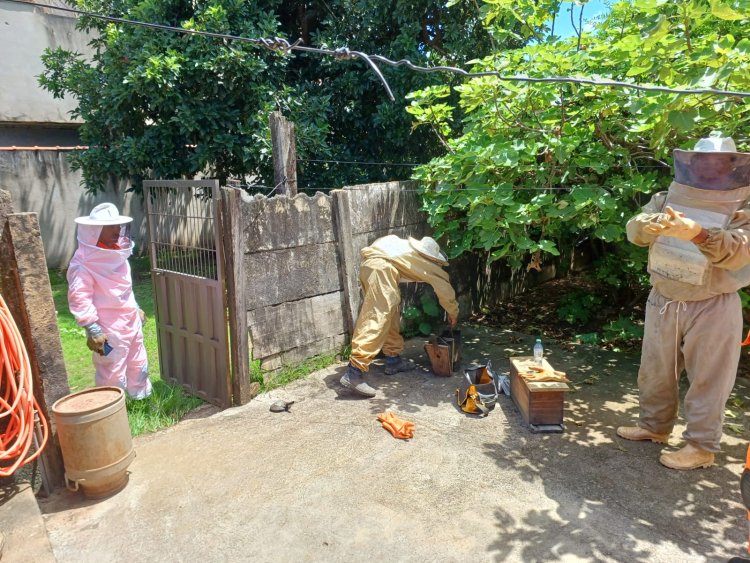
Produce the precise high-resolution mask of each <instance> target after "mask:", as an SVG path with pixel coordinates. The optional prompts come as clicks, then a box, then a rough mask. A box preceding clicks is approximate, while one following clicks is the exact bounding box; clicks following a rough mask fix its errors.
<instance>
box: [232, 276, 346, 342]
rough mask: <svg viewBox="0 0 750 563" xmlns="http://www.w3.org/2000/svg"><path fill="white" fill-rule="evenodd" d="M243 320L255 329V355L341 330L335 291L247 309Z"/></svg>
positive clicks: (338, 300)
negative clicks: (252, 309)
mask: <svg viewBox="0 0 750 563" xmlns="http://www.w3.org/2000/svg"><path fill="white" fill-rule="evenodd" d="M247 322H248V326H249V327H254V328H255V329H254V330H253V336H254V340H253V353H254V354H255V356H256V357H267V356H271V355H274V354H276V353H278V352H279V351H280V350H281V351H285V352H286V351H289V350H293V349H295V348H299V347H300V346H304V345H306V344H309V343H310V342H311V341H312V342H314V341H319V340H325V339H326V338H329V337H331V336H337V335H343V334H344V332H345V330H344V320H343V314H342V311H341V295H340V292H338V291H336V292H334V293H328V294H325V295H316V296H315V297H311V298H308V299H302V300H299V301H292V302H290V303H282V304H280V305H274V306H271V307H263V308H262V309H256V310H254V311H249V312H248V314H247ZM321 351H323V350H321Z"/></svg>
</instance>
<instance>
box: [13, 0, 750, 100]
mask: <svg viewBox="0 0 750 563" xmlns="http://www.w3.org/2000/svg"><path fill="white" fill-rule="evenodd" d="M4 1H6V2H14V3H16V4H27V5H29V6H34V7H40V8H47V9H50V10H61V11H63V12H70V13H74V14H78V15H82V16H87V17H91V18H95V19H99V20H103V21H109V22H115V23H124V24H128V25H137V26H141V27H147V28H151V29H159V30H163V31H171V32H175V33H182V34H185V35H198V36H203V37H213V38H216V39H229V40H232V41H240V42H245V43H252V44H253V45H257V46H261V47H265V48H267V49H270V50H272V51H281V52H283V53H285V54H289V53H290V52H291V51H302V52H306V53H317V54H322V55H328V56H332V57H334V58H336V59H341V60H343V59H361V60H363V61H364V62H365V63H367V65H368V66H369V67H370V69H371V70H372V71H373V72H374V73H375V74H376V75H377V77H378V79H379V80H380V82H381V83H382V84H383V87H384V88H385V91H386V93H387V94H388V98H389V99H390V100H391V101H395V100H396V98H395V97H394V95H393V92H392V91H391V88H390V86H389V85H388V81H387V80H386V79H385V77H384V76H383V73H382V72H380V68H379V67H378V65H377V64H375V63H376V62H379V63H382V64H387V65H390V66H396V67H398V66H406V67H407V68H409V69H411V70H413V71H415V72H424V73H434V72H450V73H453V74H459V75H461V76H465V77H468V78H474V77H481V76H495V77H497V78H498V79H499V80H501V81H504V82H529V83H567V84H586V85H590V86H604V87H611V88H627V89H632V90H638V91H641V92H663V93H669V94H679V95H710V96H729V97H740V98H747V97H750V92H745V91H734V90H717V89H714V88H698V89H689V88H667V87H666V86H646V85H641V84H633V83H631V82H622V81H619V80H600V79H594V78H581V77H572V76H549V77H531V76H506V75H503V74H501V73H499V72H497V71H484V72H469V71H466V70H463V69H461V68H458V67H453V66H435V67H425V66H420V65H415V64H414V63H412V62H411V61H409V60H408V59H400V60H398V61H393V60H391V59H389V58H387V57H383V56H381V55H368V54H366V53H363V52H361V51H352V50H350V49H348V48H347V47H340V48H338V49H320V48H317V47H307V46H304V45H302V44H301V43H302V40H301V39H298V40H297V41H295V42H294V43H289V41H287V40H286V39H283V38H280V37H274V38H271V39H268V38H252V37H242V36H239V35H230V34H227V33H214V32H211V31H198V30H195V29H185V28H183V27H175V26H171V25H163V24H157V23H149V22H143V21H139V20H132V19H125V18H117V17H113V16H106V15H103V14H98V13H95V12H88V11H85V10H79V9H77V8H67V7H63V6H53V5H51V4H42V3H37V2H29V1H27V0H4Z"/></svg>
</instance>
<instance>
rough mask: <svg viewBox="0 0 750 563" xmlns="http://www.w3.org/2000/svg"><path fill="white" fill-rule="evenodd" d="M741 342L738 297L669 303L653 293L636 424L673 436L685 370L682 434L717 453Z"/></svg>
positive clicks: (729, 296)
mask: <svg viewBox="0 0 750 563" xmlns="http://www.w3.org/2000/svg"><path fill="white" fill-rule="evenodd" d="M741 341H742V307H741V304H740V297H739V295H738V294H737V293H724V294H722V295H717V296H716V297H711V298H710V299H705V300H703V301H670V300H669V299H667V298H666V297H664V296H663V295H661V294H660V293H659V292H658V291H656V290H655V289H652V290H651V294H650V295H649V298H648V303H647V305H646V325H645V331H644V335H643V348H642V352H641V367H640V370H639V371H638V389H639V392H640V423H639V424H640V426H641V427H643V428H646V429H647V430H650V431H651V432H655V433H657V434H669V433H670V432H672V429H673V427H674V423H675V419H676V418H677V410H678V404H679V389H678V383H679V377H680V375H681V374H682V372H683V370H685V371H686V372H687V377H688V381H689V383H690V387H689V389H688V391H687V394H686V395H685V404H684V408H685V421H686V423H687V428H686V429H685V432H684V433H683V434H682V436H683V438H685V440H686V441H687V442H689V443H692V444H693V445H695V446H698V447H699V448H702V449H704V450H707V451H709V452H718V451H719V442H720V440H721V433H722V425H723V422H724V408H725V405H726V402H727V399H728V398H729V395H730V393H731V392H732V387H733V386H734V381H735V378H736V376H737V364H738V363H739V359H740V342H741Z"/></svg>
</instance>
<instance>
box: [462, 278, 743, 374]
mask: <svg viewBox="0 0 750 563" xmlns="http://www.w3.org/2000/svg"><path fill="white" fill-rule="evenodd" d="M586 294H588V295H590V296H591V300H589V301H587V300H586V299H585V298H579V299H577V300H576V299H572V296H576V295H578V296H582V295H586ZM647 296H648V289H643V290H635V291H632V290H631V291H628V292H625V293H622V294H619V295H618V294H615V293H614V292H613V290H612V289H611V288H610V287H607V286H604V285H603V284H597V283H596V282H594V281H591V280H589V279H586V278H584V277H569V278H565V279H559V280H552V281H549V282H547V283H544V284H542V285H540V286H537V287H535V288H532V289H531V290H529V291H527V292H526V293H524V294H522V295H517V296H515V297H513V298H511V299H508V300H506V301H503V302H502V303H500V304H499V305H498V306H497V307H495V308H493V309H492V310H491V311H488V312H487V313H485V314H482V315H477V316H476V317H475V318H474V319H472V320H473V321H474V322H477V323H480V324H484V325H487V326H492V327H498V328H506V329H511V330H514V331H517V332H522V333H525V334H529V335H538V336H540V337H541V338H542V339H543V340H544V339H552V340H555V341H557V342H559V343H570V344H574V343H582V342H583V343H587V344H593V345H595V346H598V347H600V348H604V349H608V350H613V351H623V350H629V351H637V350H640V347H641V338H640V337H639V336H638V335H637V334H634V332H635V331H636V330H637V327H640V329H641V330H642V328H643V319H644V317H645V311H644V307H645V304H646V298H647ZM575 301H577V302H579V303H583V304H584V307H589V306H590V307H591V309H590V311H589V313H590V314H588V315H586V314H584V312H583V311H578V313H577V312H576V306H575V305H574V304H572V303H574V302H575ZM748 313H749V311H747V310H746V311H745V317H746V318H745V323H746V327H745V330H747V329H748V326H747V325H749V324H750V319H748V316H749V315H748ZM576 316H578V317H586V318H585V320H583V321H580V320H578V321H577V320H576V318H575V317H576ZM566 317H567V318H568V320H566ZM623 319H628V320H630V321H632V323H633V326H630V325H628V324H627V323H624V324H626V326H625V330H623V331H622V333H620V334H618V332H617V330H613V328H612V327H613V323H615V328H616V327H617V326H618V325H617V323H620V324H623ZM569 320H573V321H574V322H569ZM576 321H577V322H576ZM738 377H742V378H745V379H750V346H748V347H745V348H743V349H742V355H741V357H740V365H739V369H738Z"/></svg>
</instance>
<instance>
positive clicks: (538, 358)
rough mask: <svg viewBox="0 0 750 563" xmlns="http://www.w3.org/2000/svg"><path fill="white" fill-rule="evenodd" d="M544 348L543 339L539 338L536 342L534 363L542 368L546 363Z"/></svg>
mask: <svg viewBox="0 0 750 563" xmlns="http://www.w3.org/2000/svg"><path fill="white" fill-rule="evenodd" d="M543 360H544V346H542V339H541V338H537V339H536V342H534V363H535V364H536V365H538V366H541V365H542V364H543V363H544V362H543Z"/></svg>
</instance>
